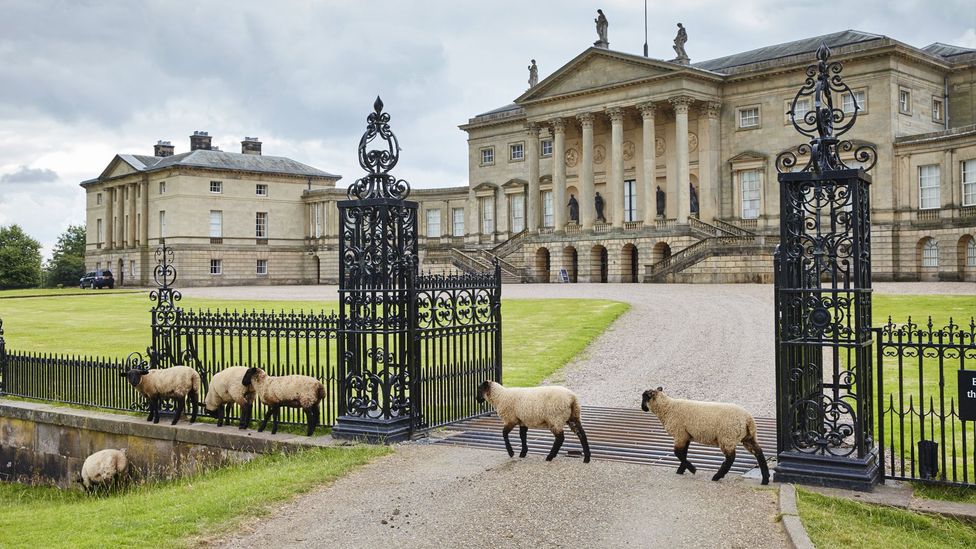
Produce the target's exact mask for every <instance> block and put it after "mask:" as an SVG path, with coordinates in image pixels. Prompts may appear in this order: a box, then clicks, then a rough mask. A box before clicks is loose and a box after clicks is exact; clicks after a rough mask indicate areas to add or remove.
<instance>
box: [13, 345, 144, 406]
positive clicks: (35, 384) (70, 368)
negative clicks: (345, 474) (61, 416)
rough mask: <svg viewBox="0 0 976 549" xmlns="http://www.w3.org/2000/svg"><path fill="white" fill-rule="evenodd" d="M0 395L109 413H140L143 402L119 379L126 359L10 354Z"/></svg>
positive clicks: (122, 379) (15, 352)
mask: <svg viewBox="0 0 976 549" xmlns="http://www.w3.org/2000/svg"><path fill="white" fill-rule="evenodd" d="M2 363H3V370H4V375H3V378H4V384H3V387H2V391H0V394H3V395H6V396H15V397H20V398H30V399H34V400H44V401H48V402H58V403H63V404H71V405H74V406H90V407H93V408H106V409H109V410H126V411H142V409H143V407H142V405H143V398H142V395H140V394H139V393H138V392H137V391H136V389H135V387H133V386H131V385H129V383H128V382H126V380H125V378H123V377H120V376H119V372H121V371H123V370H124V369H125V367H126V365H127V361H126V359H121V358H102V357H94V356H77V355H61V354H47V353H28V352H20V351H13V350H11V351H10V352H8V353H7V354H6V357H5V360H3V361H2Z"/></svg>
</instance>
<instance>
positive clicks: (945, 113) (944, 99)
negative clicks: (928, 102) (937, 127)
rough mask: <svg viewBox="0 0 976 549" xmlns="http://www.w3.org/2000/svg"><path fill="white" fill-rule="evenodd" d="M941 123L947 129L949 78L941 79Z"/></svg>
mask: <svg viewBox="0 0 976 549" xmlns="http://www.w3.org/2000/svg"><path fill="white" fill-rule="evenodd" d="M942 110H943V113H942V122H943V124H944V125H945V129H947V130H948V129H949V77H948V76H943V77H942Z"/></svg>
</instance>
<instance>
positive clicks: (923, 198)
mask: <svg viewBox="0 0 976 549" xmlns="http://www.w3.org/2000/svg"><path fill="white" fill-rule="evenodd" d="M940 180H941V177H940V173H939V165H938V164H929V165H927V166H919V167H918V207H919V209H922V210H931V209H935V208H939V207H941V206H942V200H941V199H940V198H939V185H940Z"/></svg>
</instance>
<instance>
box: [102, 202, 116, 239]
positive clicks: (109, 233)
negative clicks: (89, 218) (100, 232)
mask: <svg viewBox="0 0 976 549" xmlns="http://www.w3.org/2000/svg"><path fill="white" fill-rule="evenodd" d="M102 194H103V195H104V197H105V249H106V250H111V249H112V243H113V242H114V241H115V219H114V217H113V216H114V215H115V204H114V202H115V189H111V188H106V189H104V190H103V191H102Z"/></svg>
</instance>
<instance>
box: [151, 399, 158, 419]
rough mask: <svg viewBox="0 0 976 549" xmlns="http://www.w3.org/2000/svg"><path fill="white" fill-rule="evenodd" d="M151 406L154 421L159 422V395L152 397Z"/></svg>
mask: <svg viewBox="0 0 976 549" xmlns="http://www.w3.org/2000/svg"><path fill="white" fill-rule="evenodd" d="M150 406H152V411H151V412H149V413H150V414H152V418H153V423H159V397H156V398H154V399H152V403H151V404H150Z"/></svg>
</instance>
